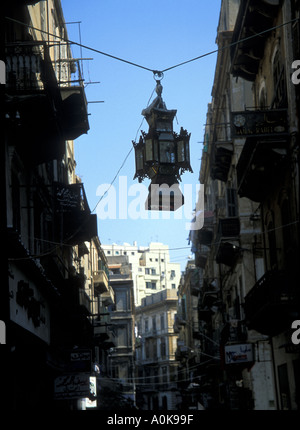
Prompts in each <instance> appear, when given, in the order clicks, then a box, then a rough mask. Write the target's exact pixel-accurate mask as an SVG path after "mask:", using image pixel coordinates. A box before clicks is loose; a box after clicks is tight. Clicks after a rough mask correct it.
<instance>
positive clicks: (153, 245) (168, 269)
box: [102, 242, 181, 306]
mask: <svg viewBox="0 0 300 430" xmlns="http://www.w3.org/2000/svg"><path fill="white" fill-rule="evenodd" d="M102 248H103V250H104V252H105V255H106V256H107V257H110V256H121V255H123V256H126V257H127V258H128V262H129V264H130V265H131V271H132V279H133V283H134V297H135V304H136V305H137V306H139V305H141V303H142V299H143V298H145V297H147V296H149V295H151V294H153V293H154V292H156V291H163V290H170V289H171V290H176V288H177V286H178V284H179V281H180V276H181V271H180V264H179V263H172V262H171V261H170V254H169V246H168V245H164V244H162V243H157V242H150V244H149V246H148V247H145V246H140V247H138V246H137V242H134V244H133V245H130V244H126V243H124V244H123V245H118V244H112V245H102Z"/></svg>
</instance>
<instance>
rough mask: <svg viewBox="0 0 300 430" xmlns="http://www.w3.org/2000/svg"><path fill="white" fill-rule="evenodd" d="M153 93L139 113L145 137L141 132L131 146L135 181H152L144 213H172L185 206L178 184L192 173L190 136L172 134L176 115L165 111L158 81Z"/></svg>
mask: <svg viewBox="0 0 300 430" xmlns="http://www.w3.org/2000/svg"><path fill="white" fill-rule="evenodd" d="M161 75H162V74H161ZM155 90H156V93H157V97H156V98H155V99H154V101H153V102H152V103H151V104H150V105H149V106H148V107H147V108H146V109H143V111H142V115H143V116H144V117H145V118H146V120H147V123H148V125H149V130H148V133H145V132H143V131H142V132H141V136H140V139H139V141H138V142H137V143H136V142H133V146H134V150H135V165H136V172H135V176H134V179H136V178H138V180H139V182H142V181H143V180H144V179H145V178H146V177H148V178H149V179H151V184H150V186H149V195H148V198H147V200H146V203H145V207H146V209H148V210H168V211H174V210H176V209H178V208H179V207H180V206H182V205H183V203H184V197H183V195H182V193H181V191H180V189H179V184H178V181H180V177H181V175H182V173H183V172H184V171H186V170H188V171H190V172H192V168H191V166H190V151H189V140H190V134H189V133H188V132H187V131H186V130H184V129H183V128H182V127H181V129H180V133H179V134H178V133H175V132H174V131H173V120H174V118H175V115H176V113H177V111H176V110H175V109H172V110H169V109H167V107H166V105H165V103H164V101H163V99H162V97H161V93H162V85H161V83H160V80H158V79H156V89H155Z"/></svg>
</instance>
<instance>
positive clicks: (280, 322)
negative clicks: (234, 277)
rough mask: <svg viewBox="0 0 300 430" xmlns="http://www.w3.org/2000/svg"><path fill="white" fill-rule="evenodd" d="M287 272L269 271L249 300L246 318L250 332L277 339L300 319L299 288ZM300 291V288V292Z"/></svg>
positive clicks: (248, 296) (247, 300) (255, 286)
mask: <svg viewBox="0 0 300 430" xmlns="http://www.w3.org/2000/svg"><path fill="white" fill-rule="evenodd" d="M295 282H296V281H295V280H294V279H293V278H292V277H291V276H289V274H288V273H287V272H286V271H278V270H275V271H269V272H266V273H265V274H264V275H263V276H262V278H260V279H259V280H258V281H257V282H256V284H255V285H254V287H253V288H252V289H251V290H250V291H249V293H248V294H247V295H246V296H245V307H244V310H245V316H246V322H247V325H248V328H249V329H255V330H257V331H258V332H260V333H263V334H267V335H275V334H278V333H280V332H281V331H283V330H285V329H286V328H288V327H289V326H290V323H291V322H292V320H294V319H295V315H298V317H299V293H297V288H298V285H295ZM298 289H299V288H298Z"/></svg>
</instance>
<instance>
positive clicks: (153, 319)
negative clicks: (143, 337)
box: [152, 317, 156, 332]
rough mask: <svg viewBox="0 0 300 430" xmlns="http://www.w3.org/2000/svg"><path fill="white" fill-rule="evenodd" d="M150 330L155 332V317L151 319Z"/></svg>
mask: <svg viewBox="0 0 300 430" xmlns="http://www.w3.org/2000/svg"><path fill="white" fill-rule="evenodd" d="M152 330H153V332H156V317H152Z"/></svg>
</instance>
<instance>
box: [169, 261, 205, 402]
mask: <svg viewBox="0 0 300 430" xmlns="http://www.w3.org/2000/svg"><path fill="white" fill-rule="evenodd" d="M201 280H202V278H201V269H200V268H199V267H197V266H196V265H195V261H194V260H189V261H188V262H187V265H186V269H185V271H184V272H183V274H182V277H181V282H180V285H179V286H178V303H177V313H176V315H175V323H174V330H175V333H177V336H178V338H177V348H176V360H177V361H178V363H179V365H178V379H177V386H178V389H179V391H180V395H181V401H180V404H179V406H180V408H181V409H183V410H187V409H198V408H199V407H200V406H199V404H200V405H201V398H200V393H199V390H198V387H199V382H200V375H201V364H200V363H201V360H200V355H201V353H202V354H203V351H201V339H202V338H203V331H200V328H199V312H198V296H199V292H200V287H201ZM204 358H206V359H207V355H204ZM202 361H203V360H202Z"/></svg>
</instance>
